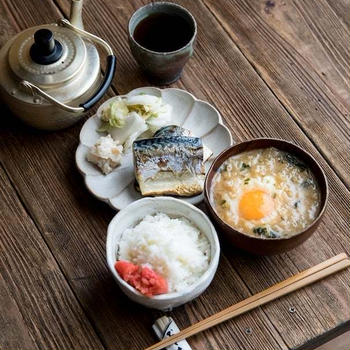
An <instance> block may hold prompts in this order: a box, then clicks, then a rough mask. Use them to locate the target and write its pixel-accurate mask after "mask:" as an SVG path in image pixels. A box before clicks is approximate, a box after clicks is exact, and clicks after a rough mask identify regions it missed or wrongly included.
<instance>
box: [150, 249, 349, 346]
mask: <svg viewBox="0 0 350 350" xmlns="http://www.w3.org/2000/svg"><path fill="white" fill-rule="evenodd" d="M348 266H350V260H349V259H348V257H347V255H346V254H344V253H342V254H339V255H336V256H334V257H333V258H331V259H328V260H326V261H324V262H322V263H320V264H318V265H316V266H313V267H311V268H309V269H307V270H305V271H302V272H300V273H298V274H296V275H294V276H292V277H289V278H287V279H286V280H284V281H282V282H280V283H277V284H275V285H274V286H272V287H270V288H267V289H265V290H264V291H262V292H260V293H258V294H255V295H253V296H251V297H249V298H247V299H245V300H243V301H241V302H239V303H237V304H235V305H232V306H230V307H228V308H226V309H224V310H222V311H220V312H218V313H216V314H214V315H212V316H210V317H208V318H206V319H204V320H202V321H200V322H198V323H196V324H194V325H192V326H190V327H188V328H185V329H184V330H182V331H181V332H179V333H177V334H175V335H173V336H171V337H169V338H166V339H164V340H162V341H160V342H158V343H156V344H154V345H152V346H150V347H148V348H147V349H146V350H160V349H162V348H165V347H167V346H169V345H171V344H173V343H175V342H177V341H180V340H182V339H185V338H188V337H190V336H192V335H194V334H197V333H199V332H202V331H204V330H206V329H208V328H210V327H213V326H215V325H217V324H219V323H221V322H224V321H227V320H228V319H230V318H233V317H236V316H238V315H241V314H242V313H244V312H247V311H250V310H252V309H254V308H256V307H258V306H261V305H264V304H266V303H268V302H269V301H272V300H274V299H277V298H280V297H281V296H284V295H286V294H289V293H291V292H293V291H296V290H297V289H300V288H303V287H305V286H307V285H309V284H311V283H314V282H316V281H318V280H320V279H322V278H325V277H327V276H329V275H331V274H333V273H335V272H338V271H340V270H342V269H345V268H346V267H348Z"/></svg>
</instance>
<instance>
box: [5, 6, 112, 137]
mask: <svg viewBox="0 0 350 350" xmlns="http://www.w3.org/2000/svg"><path fill="white" fill-rule="evenodd" d="M82 6H83V0H72V4H71V12H70V21H68V20H66V19H60V20H59V21H58V22H57V23H53V24H44V25H39V26H36V27H32V28H29V29H26V30H24V31H22V32H20V33H19V34H17V35H16V36H15V37H14V38H12V39H10V40H9V41H8V42H7V43H6V44H5V45H4V46H3V47H2V49H1V50H0V98H1V99H2V100H3V101H4V102H5V104H6V105H7V106H8V107H9V109H10V110H11V112H12V113H13V114H14V115H16V116H17V117H19V118H20V119H21V120H23V121H24V122H25V123H27V124H29V125H31V126H33V127H35V128H39V129H45V130H58V129H63V128H66V127H68V126H70V125H72V124H74V123H75V122H77V121H78V120H79V119H80V118H82V116H83V115H84V114H85V113H86V112H87V111H88V110H90V108H91V107H92V106H93V105H94V104H95V103H97V102H98V101H99V100H100V99H101V97H102V96H103V95H104V94H105V92H106V91H107V89H108V87H109V86H110V84H111V82H112V80H113V77H114V73H115V65H116V57H115V56H114V54H113V51H112V49H111V47H110V45H109V44H108V43H107V42H105V41H104V40H103V39H101V38H99V37H97V36H95V35H93V34H91V33H88V32H86V31H85V30H84V28H83V22H82ZM95 44H98V45H100V46H101V47H102V48H103V49H104V50H105V51H106V52H107V64H106V69H105V74H104V77H102V75H101V67H100V58H99V54H98V51H97V48H96V46H95Z"/></svg>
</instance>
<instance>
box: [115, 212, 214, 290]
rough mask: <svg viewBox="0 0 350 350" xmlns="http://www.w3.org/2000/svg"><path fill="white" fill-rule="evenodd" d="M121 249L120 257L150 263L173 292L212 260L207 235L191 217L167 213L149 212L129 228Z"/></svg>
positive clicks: (186, 284) (206, 267)
mask: <svg viewBox="0 0 350 350" xmlns="http://www.w3.org/2000/svg"><path fill="white" fill-rule="evenodd" d="M117 249H118V251H117V256H118V260H127V261H130V262H132V263H134V264H137V265H146V266H149V267H151V268H152V269H153V270H154V271H156V272H157V273H159V274H160V275H161V276H163V277H164V278H165V279H166V280H167V281H168V286H169V292H177V291H180V290H181V289H184V288H186V287H188V286H190V285H192V284H193V283H195V282H196V281H197V280H198V279H199V278H200V277H201V276H202V274H203V273H204V272H205V271H206V270H207V269H208V266H209V261H210V243H209V241H208V239H207V237H206V236H205V235H204V234H202V233H201V232H200V231H199V230H198V228H197V227H195V226H194V225H193V224H191V223H190V222H189V221H188V220H187V219H185V218H176V219H175V218H170V217H169V216H167V215H166V214H163V213H157V214H156V215H153V216H152V215H147V216H146V217H145V218H143V220H142V221H141V222H140V223H138V224H137V225H136V226H135V227H133V228H129V229H127V230H125V231H124V232H123V235H122V238H121V240H120V242H119V247H118V248H117Z"/></svg>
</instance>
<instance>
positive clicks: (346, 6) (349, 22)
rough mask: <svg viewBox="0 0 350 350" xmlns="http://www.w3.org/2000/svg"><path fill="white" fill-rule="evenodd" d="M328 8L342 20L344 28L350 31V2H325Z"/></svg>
mask: <svg viewBox="0 0 350 350" xmlns="http://www.w3.org/2000/svg"><path fill="white" fill-rule="evenodd" d="M327 1H328V4H329V6H330V7H331V8H332V9H333V11H334V12H335V13H336V14H337V15H338V16H339V18H341V19H342V21H343V22H344V23H345V25H346V27H347V28H348V29H349V30H350V16H349V13H350V1H348V0H337V1H333V0H327Z"/></svg>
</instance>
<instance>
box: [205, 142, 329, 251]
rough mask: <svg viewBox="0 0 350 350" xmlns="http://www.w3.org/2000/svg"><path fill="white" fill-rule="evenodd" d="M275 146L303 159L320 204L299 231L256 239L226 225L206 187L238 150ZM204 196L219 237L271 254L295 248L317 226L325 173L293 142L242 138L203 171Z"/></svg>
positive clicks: (323, 198) (325, 192)
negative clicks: (316, 184)
mask: <svg viewBox="0 0 350 350" xmlns="http://www.w3.org/2000/svg"><path fill="white" fill-rule="evenodd" d="M268 147H275V148H277V149H280V150H282V151H286V152H289V153H291V154H294V155H295V156H297V157H299V158H300V159H301V160H303V161H304V162H305V163H306V164H307V165H308V166H309V167H310V170H311V171H312V172H313V174H314V176H315V178H316V180H317V182H318V186H319V190H320V194H321V196H320V197H321V199H320V200H321V205H320V209H319V213H318V215H317V217H316V218H315V220H314V221H313V222H312V223H311V224H310V225H309V226H308V227H306V228H305V229H304V230H303V231H301V232H298V233H297V234H295V235H293V236H289V237H281V238H260V237H254V236H250V235H248V234H246V233H243V232H239V231H237V230H236V229H234V228H233V227H231V226H230V225H228V224H226V223H225V222H224V221H223V220H222V219H221V218H220V217H219V216H218V215H217V213H216V211H215V208H214V206H213V205H212V202H211V198H210V190H211V185H212V181H213V177H214V175H215V174H216V171H217V170H218V168H219V167H220V166H221V164H222V163H223V162H224V161H225V160H226V159H227V158H229V157H231V156H234V155H237V154H239V153H242V152H245V151H251V150H253V149H259V148H268ZM204 198H205V203H206V205H207V207H208V209H209V212H210V215H211V217H212V218H213V220H214V222H215V223H216V225H217V226H218V228H219V230H218V233H219V234H220V233H221V234H222V236H223V237H224V238H225V239H226V241H228V242H229V243H231V244H232V245H233V246H235V247H237V248H240V249H242V250H245V251H247V252H250V253H253V254H258V255H272V254H278V253H282V252H285V251H287V250H290V249H293V248H295V247H296V246H297V245H299V244H301V243H303V242H304V241H306V240H307V239H308V238H309V237H311V235H312V234H313V232H314V231H315V230H316V228H317V226H318V225H319V223H320V221H321V217H322V215H323V213H324V211H325V208H326V204H327V199H328V184H327V179H326V176H325V174H324V172H323V170H322V169H321V167H320V166H319V164H318V163H317V162H316V160H315V159H314V158H313V157H312V156H311V155H310V154H309V153H308V152H306V151H304V150H303V149H302V148H300V147H299V146H296V145H294V144H293V143H290V142H287V141H284V140H279V139H270V138H261V139H254V140H251V141H245V142H242V143H238V144H236V145H234V146H232V147H230V148H228V149H226V150H225V151H223V152H222V153H220V154H219V155H218V156H217V158H216V159H215V160H214V162H213V164H212V166H211V168H210V169H209V172H208V173H207V177H206V180H205V185H204Z"/></svg>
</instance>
